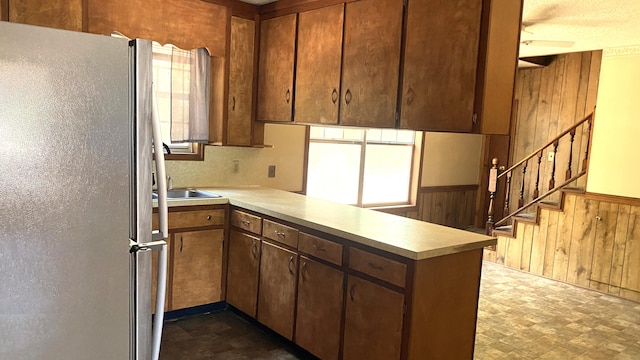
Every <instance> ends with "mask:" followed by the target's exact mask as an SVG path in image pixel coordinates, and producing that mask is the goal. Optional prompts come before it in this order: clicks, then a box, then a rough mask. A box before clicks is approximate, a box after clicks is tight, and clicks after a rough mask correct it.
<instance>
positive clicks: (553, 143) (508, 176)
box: [486, 112, 595, 235]
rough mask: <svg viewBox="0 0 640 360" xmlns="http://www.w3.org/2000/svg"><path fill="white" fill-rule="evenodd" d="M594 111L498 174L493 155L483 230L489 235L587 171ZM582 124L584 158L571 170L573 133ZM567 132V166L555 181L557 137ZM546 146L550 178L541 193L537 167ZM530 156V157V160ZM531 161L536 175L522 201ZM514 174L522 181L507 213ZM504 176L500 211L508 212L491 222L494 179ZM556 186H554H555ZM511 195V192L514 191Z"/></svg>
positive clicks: (558, 144)
mask: <svg viewBox="0 0 640 360" xmlns="http://www.w3.org/2000/svg"><path fill="white" fill-rule="evenodd" d="M594 113H595V112H592V113H591V114H589V115H587V116H585V117H584V118H583V119H582V120H580V121H578V122H577V123H575V124H574V125H573V126H571V127H570V128H568V129H566V130H565V131H563V132H562V133H560V134H559V135H558V136H556V137H555V138H553V139H552V140H550V141H549V142H548V143H547V144H545V145H543V146H541V147H540V148H538V149H537V150H535V151H534V152H532V153H531V154H529V155H528V156H527V157H525V158H524V159H522V160H520V161H518V162H517V163H516V164H514V165H513V166H511V167H510V168H508V169H506V170H504V171H503V172H501V173H500V174H498V159H497V158H494V159H493V160H492V167H491V169H490V170H489V189H488V190H489V210H488V212H487V215H488V217H487V224H486V230H487V234H488V235H491V234H492V233H493V230H494V229H495V228H496V227H498V226H501V225H504V224H505V223H506V222H507V221H508V220H509V219H511V218H512V217H514V216H516V215H518V214H520V213H522V212H523V211H525V210H526V209H528V208H529V207H531V206H532V205H534V204H537V203H538V202H540V201H541V200H543V199H545V198H547V197H548V196H550V195H551V194H553V193H555V192H556V191H558V190H560V189H562V188H564V187H565V186H567V185H569V184H570V183H571V182H573V181H575V180H576V179H578V178H579V177H581V176H583V175H584V174H586V173H587V164H588V158H589V142H590V141H591V132H592V131H593V118H594ZM585 123H586V126H587V131H586V132H585V137H586V146H585V151H584V157H583V158H582V161H581V162H580V161H577V162H578V164H576V169H575V170H576V171H574V170H573V167H574V164H573V153H574V149H573V147H574V140H575V135H576V129H577V128H578V127H580V126H582V125H583V124H585ZM567 135H568V139H569V145H568V150H566V151H568V153H569V160H568V164H567V169H566V171H565V176H564V180H562V182H561V183H559V184H556V172H557V171H556V170H557V166H558V165H559V164H557V156H556V155H557V154H558V148H559V146H560V140H561V139H562V138H563V137H565V136H567ZM547 149H552V152H553V160H550V161H552V162H553V163H552V165H551V172H550V177H549V183H548V191H546V192H543V193H542V195H541V194H540V193H541V192H542V191H541V190H540V169H541V163H542V157H543V152H544V151H545V150H547ZM532 159H533V160H532ZM530 160H532V161H531V164H532V165H537V166H536V174H535V179H536V180H535V185H534V188H533V190H532V191H531V195H532V196H531V200H529V201H526V198H527V197H526V195H527V189H526V179H527V171H528V168H529V161H530ZM518 168H520V170H518V171H516V169H518ZM578 170H579V171H578ZM517 173H521V174H522V175H521V180H522V183H521V184H520V189H519V191H518V195H519V197H518V201H517V204H518V208H517V209H516V210H515V211H512V212H511V213H509V208H510V204H511V203H513V202H514V200H513V199H510V196H511V185H512V178H514V174H517ZM502 177H504V178H505V199H504V213H505V214H508V215H507V216H505V217H504V218H502V219H500V220H498V221H495V220H494V212H495V211H494V200H495V196H496V192H497V188H498V180H499V179H500V178H502ZM556 185H557V186H556ZM514 195H515V194H514Z"/></svg>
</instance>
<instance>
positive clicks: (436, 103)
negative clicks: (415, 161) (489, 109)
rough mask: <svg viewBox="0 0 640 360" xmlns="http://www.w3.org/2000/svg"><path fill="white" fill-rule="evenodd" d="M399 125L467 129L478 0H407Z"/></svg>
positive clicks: (471, 108) (470, 122)
mask: <svg viewBox="0 0 640 360" xmlns="http://www.w3.org/2000/svg"><path fill="white" fill-rule="evenodd" d="M408 6H409V8H408V10H407V31H406V38H405V52H404V71H403V82H402V107H401V116H400V127H402V128H407V129H414V130H440V131H464V132H469V131H471V128H472V125H473V111H474V99H475V86H476V68H477V61H478V43H479V37H480V20H481V11H482V0H450V1H440V0H411V1H409V4H408Z"/></svg>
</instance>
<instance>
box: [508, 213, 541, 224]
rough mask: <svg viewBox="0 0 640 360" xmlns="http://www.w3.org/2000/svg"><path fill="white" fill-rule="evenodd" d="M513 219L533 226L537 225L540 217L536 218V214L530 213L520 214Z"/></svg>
mask: <svg viewBox="0 0 640 360" xmlns="http://www.w3.org/2000/svg"><path fill="white" fill-rule="evenodd" d="M513 218H514V219H516V220H518V221H520V222H525V223H531V224H535V223H536V221H537V220H538V217H537V216H536V214H529V213H524V214H518V215H516V216H514V217H513Z"/></svg>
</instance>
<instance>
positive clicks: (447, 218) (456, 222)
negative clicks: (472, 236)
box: [384, 185, 478, 229]
mask: <svg viewBox="0 0 640 360" xmlns="http://www.w3.org/2000/svg"><path fill="white" fill-rule="evenodd" d="M477 193H478V185H461V186H434V187H423V188H421V189H420V190H419V191H418V200H417V203H416V207H415V208H414V209H411V210H384V211H385V212H389V213H393V214H396V215H400V216H405V217H409V218H412V219H416V220H422V221H426V222H430V223H434V224H439V225H445V226H450V227H455V228H458V229H466V228H468V227H471V226H473V224H474V221H475V216H476V196H477Z"/></svg>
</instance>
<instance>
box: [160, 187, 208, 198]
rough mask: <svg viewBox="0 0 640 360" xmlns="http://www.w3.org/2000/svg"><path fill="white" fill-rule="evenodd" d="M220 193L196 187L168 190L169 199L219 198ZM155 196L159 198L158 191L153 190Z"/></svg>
mask: <svg viewBox="0 0 640 360" xmlns="http://www.w3.org/2000/svg"><path fill="white" fill-rule="evenodd" d="M219 197H220V195H218V194H214V193H211V192H208V191H202V190H196V189H172V190H167V199H213V198H219ZM153 198H154V199H157V198H158V192H157V191H156V190H154V191H153Z"/></svg>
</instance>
